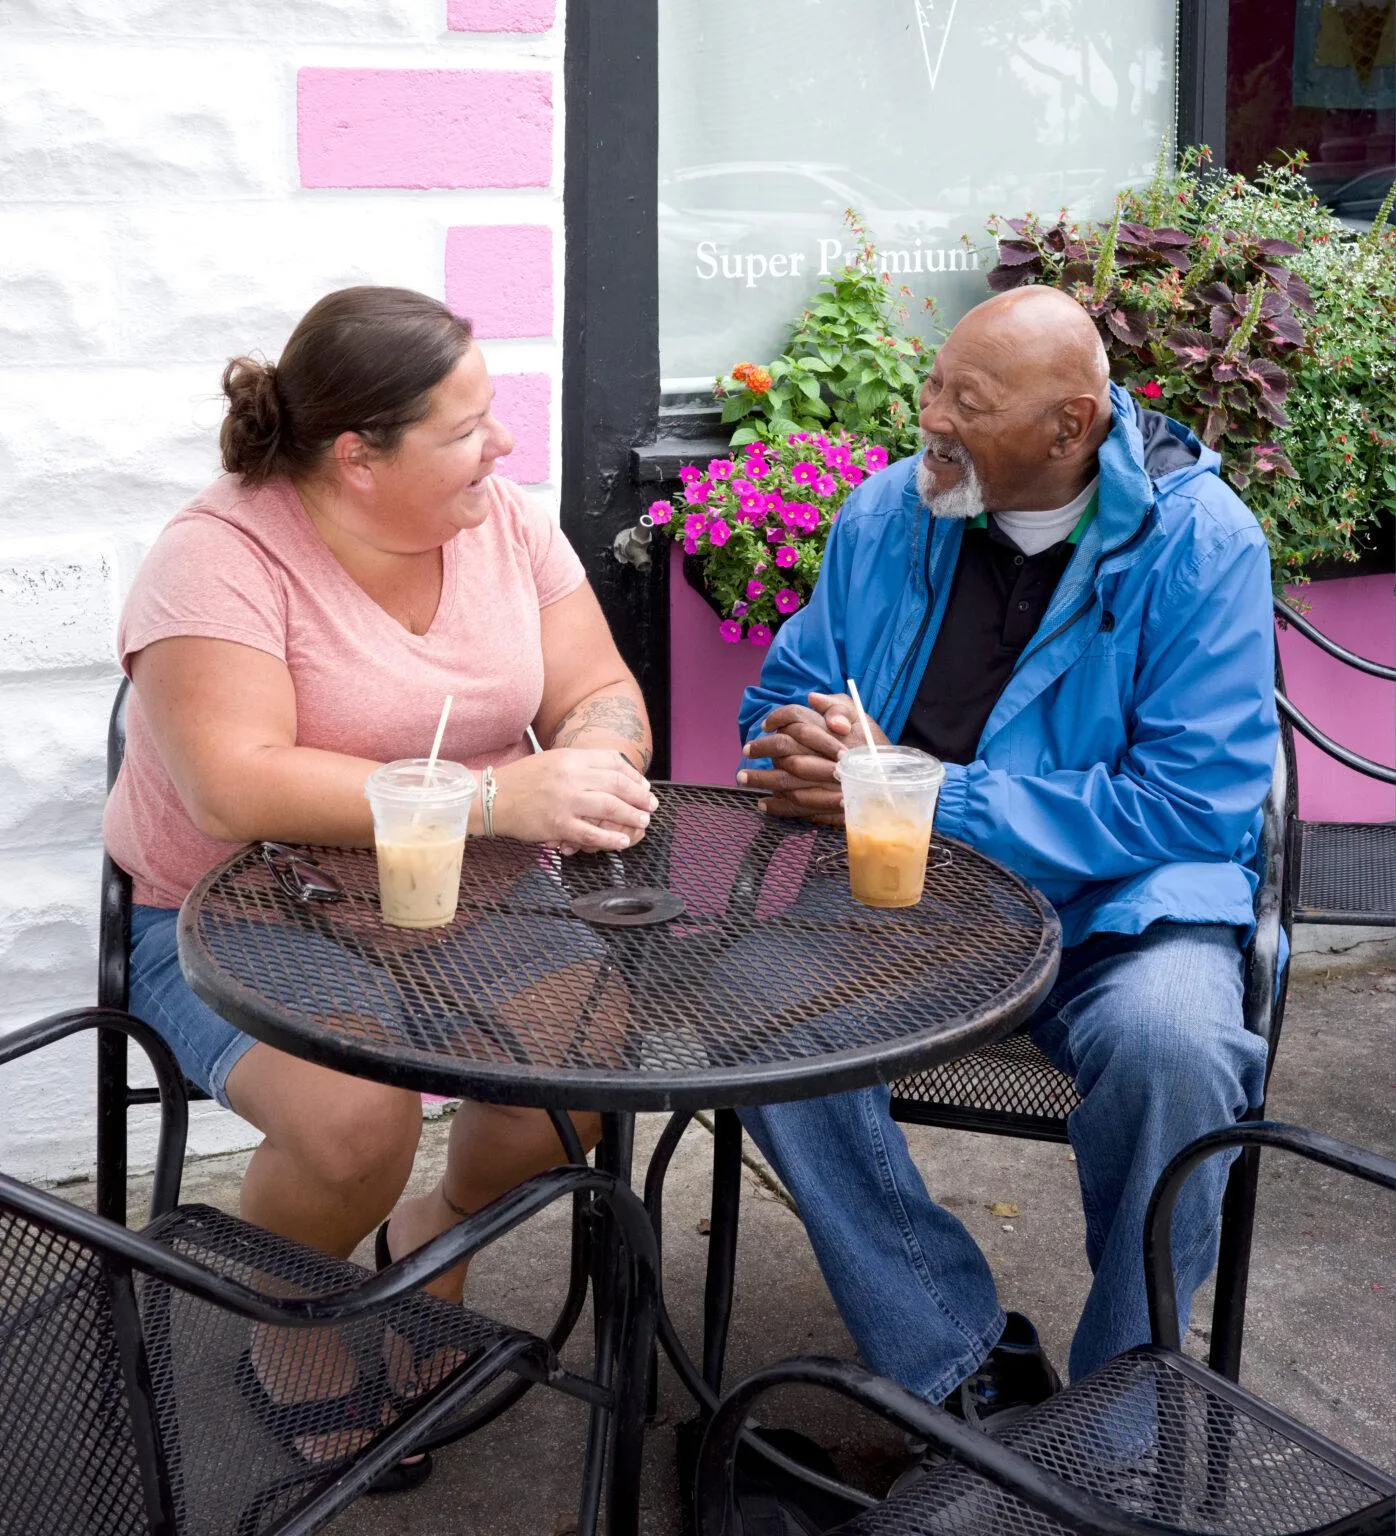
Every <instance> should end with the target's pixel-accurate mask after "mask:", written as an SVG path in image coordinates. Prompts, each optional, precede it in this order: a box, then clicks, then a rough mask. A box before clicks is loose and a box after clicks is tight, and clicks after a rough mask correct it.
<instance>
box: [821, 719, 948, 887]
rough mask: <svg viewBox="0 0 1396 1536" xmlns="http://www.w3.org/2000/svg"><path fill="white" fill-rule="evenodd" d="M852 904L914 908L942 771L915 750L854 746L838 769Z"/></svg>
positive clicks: (923, 873)
mask: <svg viewBox="0 0 1396 1536" xmlns="http://www.w3.org/2000/svg"><path fill="white" fill-rule="evenodd" d="M834 771H835V773H836V774H837V775H838V779H839V783H840V784H841V785H842V787H843V819H844V835H845V836H846V837H847V839H848V879H849V884H850V885H851V886H852V889H853V899H854V900H855V901H861V902H862V903H863V905H864V906H867V907H914V906H915V905H916V903H917V902H918V901H920V900H921V891H922V888H923V887H924V885H925V883H926V855H927V852H928V851H929V849H930V843H931V823H932V821H934V819H935V813H936V797H937V795H938V794H939V793H940V785H941V781H942V780H943V779H944V777H945V769H944V767H943V766H942V764H941V761H940V759H939V758H937V757H932V756H931V754H930V753H929V752H919V751H917V749H916V748H915V747H853V748H851V749H850V750H849V751H847V752H845V753H844V754H843V756H842V757H841V758H839V761H838V766H837V767H836V768H835V770H834Z"/></svg>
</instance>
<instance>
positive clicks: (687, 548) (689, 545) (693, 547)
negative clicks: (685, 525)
mask: <svg viewBox="0 0 1396 1536" xmlns="http://www.w3.org/2000/svg"><path fill="white" fill-rule="evenodd" d="M683 552H684V554H686V555H696V554H697V553H698V540H697V539H685V540H684V541H683Z"/></svg>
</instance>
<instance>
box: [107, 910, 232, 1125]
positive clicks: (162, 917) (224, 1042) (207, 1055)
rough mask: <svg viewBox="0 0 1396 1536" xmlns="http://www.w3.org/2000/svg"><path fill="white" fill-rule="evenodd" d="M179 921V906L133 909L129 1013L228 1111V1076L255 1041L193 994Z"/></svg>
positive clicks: (191, 1078) (187, 1074) (182, 1069)
mask: <svg viewBox="0 0 1396 1536" xmlns="http://www.w3.org/2000/svg"><path fill="white" fill-rule="evenodd" d="M178 920H179V908H178V907H142V906H139V905H137V906H135V907H132V909H131V972H130V974H131V1002H130V1008H131V1012H132V1013H134V1014H135V1015H136V1017H137V1018H138V1019H144V1020H145V1022H146V1023H147V1024H149V1025H150V1027H151V1028H152V1029H153V1030H154V1031H155V1033H156V1034H157V1035H159V1036H160V1038H161V1039H162V1040H163V1041H164V1042H165V1044H166V1045H168V1046H169V1048H170V1049H171V1050H172V1051H173V1052H174V1054H175V1060H176V1061H178V1062H179V1066H180V1070H181V1071H182V1072H183V1073H184V1075H185V1077H187V1078H188V1079H189V1081H190V1082H191V1083H197V1084H198V1085H199V1087H200V1088H202V1089H203V1090H204V1092H205V1093H206V1094H208V1095H209V1097H210V1098H213V1099H217V1100H218V1102H219V1103H220V1104H221V1105H223V1107H224V1108H225V1109H231V1108H232V1105H231V1104H229V1103H228V1091H227V1082H228V1074H229V1072H231V1071H232V1070H233V1068H234V1067H235V1066H236V1065H237V1064H238V1062H239V1061H241V1060H242V1058H243V1056H244V1055H246V1053H247V1052H248V1051H249V1050H250V1049H251V1048H252V1047H253V1046H254V1045H256V1043H257V1042H256V1041H255V1040H254V1039H253V1038H252V1036H251V1035H245V1034H244V1033H243V1032H242V1030H240V1029H237V1028H235V1027H234V1026H233V1025H232V1024H229V1023H228V1021H227V1019H225V1018H223V1017H221V1016H220V1015H219V1014H216V1013H215V1012H214V1011H213V1009H212V1008H210V1007H209V1006H208V1004H207V1003H206V1002H204V1001H203V999H202V998H199V997H196V996H195V995H194V991H193V988H192V987H190V985H189V983H188V982H187V981H185V979H184V974H183V972H182V971H181V970H180V968H179V955H178V952H177V950H176V947H175V924H176V923H177V922H178Z"/></svg>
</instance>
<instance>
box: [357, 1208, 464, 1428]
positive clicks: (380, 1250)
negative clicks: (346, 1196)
mask: <svg viewBox="0 0 1396 1536" xmlns="http://www.w3.org/2000/svg"><path fill="white" fill-rule="evenodd" d="M391 1220H392V1217H391V1216H390V1217H389V1218H388V1221H391ZM388 1221H385V1222H384V1223H383V1224H382V1226H380V1227H379V1228H378V1230H377V1232H375V1233H374V1235H373V1265H374V1268H375V1269H376V1270H377V1271H378V1273H379V1274H380V1275H381V1274H382V1273H383V1271H384V1270H385V1269H387V1268H388V1266H389V1265H390V1264H392V1263H393V1256H392V1254H391V1252H390V1251H389V1249H388ZM414 1322H415V1323H416V1324H417V1326H416V1327H414V1326H413V1324H414ZM388 1326H389V1327H390V1328H391V1329H392V1330H393V1332H394V1333H395V1334H397V1335H398V1337H399V1338H402V1339H404V1340H406V1342H407V1344H408V1345H409V1346H410V1348H411V1350H412V1369H413V1371H414V1373H415V1371H416V1368H417V1362H418V1360H420V1359H421V1358H422V1357H423V1356H424V1355H425V1356H431V1355H433V1354H439V1353H441V1352H442V1351H443V1350H447V1349H451V1348H452V1347H453V1346H452V1345H451V1344H450V1343H448V1342H445V1341H443V1340H442V1339H441V1337H440V1333H441V1327H440V1323H439V1322H438V1321H437V1319H436V1318H435V1317H434V1316H431V1315H430V1314H427V1313H426V1312H425V1309H423V1311H422V1313H420V1314H419V1313H418V1312H416V1310H415V1309H414V1308H413V1307H412V1305H411V1303H410V1302H409V1303H408V1304H407V1306H405V1307H404V1308H403V1310H402V1311H400V1312H395V1313H394V1314H393V1316H392V1317H391V1318H389V1319H388ZM464 1363H465V1361H464V1359H462V1361H461V1364H462V1365H463V1364H464ZM459 1369H460V1366H459V1365H457V1366H454V1367H452V1370H450V1371H447V1372H446V1373H445V1375H443V1376H442V1377H441V1380H440V1381H437V1382H434V1383H433V1384H432V1386H431V1387H429V1388H428V1389H427V1390H428V1391H432V1392H434V1391H435V1390H436V1388H437V1387H439V1386H440V1385H441V1384H442V1382H444V1381H445V1380H446V1379H447V1377H449V1376H450V1375H452V1374H453V1372H454V1371H456V1370H459ZM387 1391H388V1394H389V1396H390V1397H391V1398H392V1402H393V1406H394V1407H395V1408H397V1409H398V1410H399V1411H402V1410H404V1409H406V1408H407V1407H408V1406H409V1405H410V1404H412V1403H413V1402H415V1401H416V1399H417V1397H418V1396H419V1395H420V1393H419V1392H417V1391H412V1392H399V1391H398V1390H397V1389H396V1388H395V1387H394V1386H393V1384H392V1382H391V1380H390V1381H388V1382H387Z"/></svg>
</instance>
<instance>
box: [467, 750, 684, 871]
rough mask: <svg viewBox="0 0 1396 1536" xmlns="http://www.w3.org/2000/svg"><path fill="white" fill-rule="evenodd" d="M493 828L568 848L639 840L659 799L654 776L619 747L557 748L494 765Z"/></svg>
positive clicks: (590, 848) (619, 846)
mask: <svg viewBox="0 0 1396 1536" xmlns="http://www.w3.org/2000/svg"><path fill="white" fill-rule="evenodd" d="M495 779H496V781H497V782H498V785H499V789H498V792H497V794H496V796H495V802H494V829H495V831H496V832H498V833H500V834H501V835H502V836H505V837H516V838H518V839H519V840H520V841H521V842H526V843H552V844H554V845H556V846H558V847H560V848H561V849H562V850H563V851H564V852H577V851H582V850H586V851H593V852H595V851H601V850H607V849H610V850H613V851H615V852H619V851H620V850H621V849H623V848H629V847H630V846H631V844H632V843H638V842H639V841H640V839H641V838H642V837H643V836H644V835H645V828H646V827H648V826H649V824H650V812H651V811H653V810H654V809H655V808H656V807H657V806H658V804H659V801H658V800H656V799H655V797H654V795H653V794H652V793H651V792H650V786H649V780H648V779H647V778H645V776H644V775H643V774H642V773H641V772H640V770H639V769H638V768H636V767H635V766H634V765H633V764H632V763H630V762H628V761H627V760H626V758H625V757H624V756H623V755H622V754H621V753H620V752H615V751H605V750H596V749H589V748H585V747H578V748H571V747H558V748H554V749H553V750H551V751H548V752H539V753H536V754H535V755H534V756H532V757H523V758H520V759H519V760H518V761H517V762H513V763H508V764H506V765H505V766H504V767H503V768H499V769H497V770H496V771H495Z"/></svg>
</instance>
